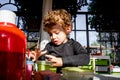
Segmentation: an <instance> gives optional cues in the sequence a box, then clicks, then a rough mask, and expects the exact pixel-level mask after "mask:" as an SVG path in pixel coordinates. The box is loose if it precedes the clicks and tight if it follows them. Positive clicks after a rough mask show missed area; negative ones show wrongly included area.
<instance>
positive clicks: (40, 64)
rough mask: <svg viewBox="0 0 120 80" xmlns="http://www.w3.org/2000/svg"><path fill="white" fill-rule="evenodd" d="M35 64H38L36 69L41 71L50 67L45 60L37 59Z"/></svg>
mask: <svg viewBox="0 0 120 80" xmlns="http://www.w3.org/2000/svg"><path fill="white" fill-rule="evenodd" d="M37 66H38V71H43V70H49V69H50V65H49V63H47V62H46V61H38V62H37Z"/></svg>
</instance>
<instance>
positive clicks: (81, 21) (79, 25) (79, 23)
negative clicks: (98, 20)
mask: <svg viewBox="0 0 120 80" xmlns="http://www.w3.org/2000/svg"><path fill="white" fill-rule="evenodd" d="M76 29H77V30H86V18H85V15H80V14H79V15H77V17H76Z"/></svg>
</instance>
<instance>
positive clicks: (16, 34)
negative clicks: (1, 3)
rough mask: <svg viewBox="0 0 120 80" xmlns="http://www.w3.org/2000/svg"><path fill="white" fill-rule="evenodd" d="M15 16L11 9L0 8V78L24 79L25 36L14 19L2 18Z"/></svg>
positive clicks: (8, 79) (5, 79)
mask: <svg viewBox="0 0 120 80" xmlns="http://www.w3.org/2000/svg"><path fill="white" fill-rule="evenodd" d="M2 13H4V16H2ZM9 13H10V14H9ZM5 14H6V15H5ZM1 16H2V18H3V19H2V18H1ZM11 16H12V17H11ZM15 17H16V15H15V14H14V13H13V12H11V11H8V10H0V80H26V73H25V65H26V63H25V62H26V61H25V52H26V37H25V35H24V33H23V32H22V31H21V30H20V29H18V28H17V27H16V25H15V24H14V23H15V20H10V19H7V20H4V19H5V18H13V19H14V18H15Z"/></svg>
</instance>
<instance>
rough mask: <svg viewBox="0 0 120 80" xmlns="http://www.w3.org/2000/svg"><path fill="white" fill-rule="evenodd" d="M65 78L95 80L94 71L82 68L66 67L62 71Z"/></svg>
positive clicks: (68, 79) (69, 79)
mask: <svg viewBox="0 0 120 80" xmlns="http://www.w3.org/2000/svg"><path fill="white" fill-rule="evenodd" d="M62 73H63V77H64V78H65V79H67V80H90V79H92V80H93V75H94V71H93V70H91V69H87V68H84V69H81V68H80V67H66V68H63V69H62Z"/></svg>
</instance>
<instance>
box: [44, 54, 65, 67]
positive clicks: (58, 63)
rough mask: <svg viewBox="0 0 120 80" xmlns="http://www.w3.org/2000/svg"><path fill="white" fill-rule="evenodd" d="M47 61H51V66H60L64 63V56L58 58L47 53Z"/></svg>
mask: <svg viewBox="0 0 120 80" xmlns="http://www.w3.org/2000/svg"><path fill="white" fill-rule="evenodd" d="M45 57H46V61H47V62H49V63H50V65H51V66H56V67H60V66H62V65H63V63H62V58H58V57H55V56H52V55H45Z"/></svg>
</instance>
